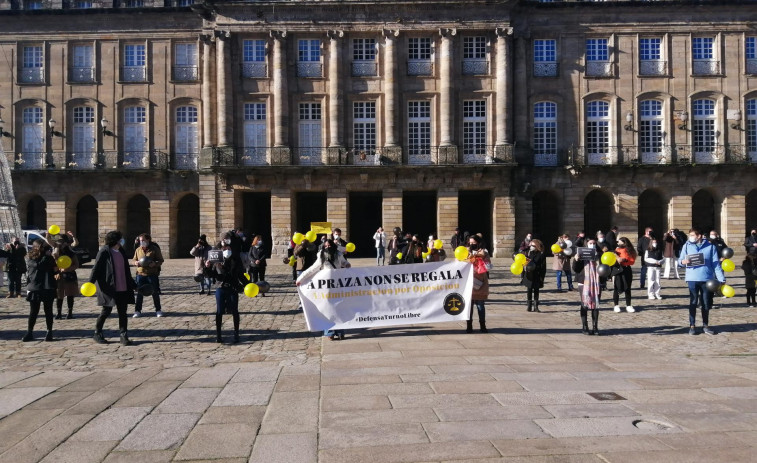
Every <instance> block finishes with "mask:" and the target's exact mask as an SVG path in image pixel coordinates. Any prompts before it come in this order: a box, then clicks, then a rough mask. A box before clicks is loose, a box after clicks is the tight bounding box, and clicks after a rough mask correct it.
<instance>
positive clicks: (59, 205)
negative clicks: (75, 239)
mask: <svg viewBox="0 0 757 463" xmlns="http://www.w3.org/2000/svg"><path fill="white" fill-rule="evenodd" d="M45 210H46V211H47V227H49V226H50V225H57V226H59V227H60V229H61V233H65V232H66V230H73V229H74V227H73V226H72V225H75V224H67V223H66V201H65V200H52V199H48V200H47V205H46V206H45Z"/></svg>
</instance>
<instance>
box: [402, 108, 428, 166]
mask: <svg viewBox="0 0 757 463" xmlns="http://www.w3.org/2000/svg"><path fill="white" fill-rule="evenodd" d="M407 120H408V127H407V138H408V163H410V164H430V163H431V102H429V101H408V103H407Z"/></svg>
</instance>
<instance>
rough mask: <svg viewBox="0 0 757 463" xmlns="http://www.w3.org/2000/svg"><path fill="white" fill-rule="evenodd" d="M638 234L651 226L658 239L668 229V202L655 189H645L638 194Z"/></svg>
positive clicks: (641, 233)
mask: <svg viewBox="0 0 757 463" xmlns="http://www.w3.org/2000/svg"><path fill="white" fill-rule="evenodd" d="M638 214H639V236H641V235H643V234H644V229H645V228H647V227H652V230H654V236H655V237H656V238H658V239H661V238H662V235H663V234H664V233H665V232H666V231H667V230H668V203H667V201H665V199H664V198H663V197H662V195H661V194H660V193H659V192H658V191H656V190H645V191H644V192H643V193H642V194H641V195H640V196H639V211H638Z"/></svg>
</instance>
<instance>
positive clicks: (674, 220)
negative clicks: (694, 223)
mask: <svg viewBox="0 0 757 463" xmlns="http://www.w3.org/2000/svg"><path fill="white" fill-rule="evenodd" d="M668 215H669V217H670V225H668V226H669V227H670V228H678V229H679V230H684V232H688V231H689V229H690V228H691V194H681V195H675V196H671V198H670V209H669V212H668Z"/></svg>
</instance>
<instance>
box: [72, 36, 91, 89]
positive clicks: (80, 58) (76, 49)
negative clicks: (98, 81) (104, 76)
mask: <svg viewBox="0 0 757 463" xmlns="http://www.w3.org/2000/svg"><path fill="white" fill-rule="evenodd" d="M93 57H94V47H93V46H92V45H74V46H73V47H72V48H71V59H72V63H71V80H72V81H73V82H94V81H95V68H94V64H93V63H94V58H93Z"/></svg>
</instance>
